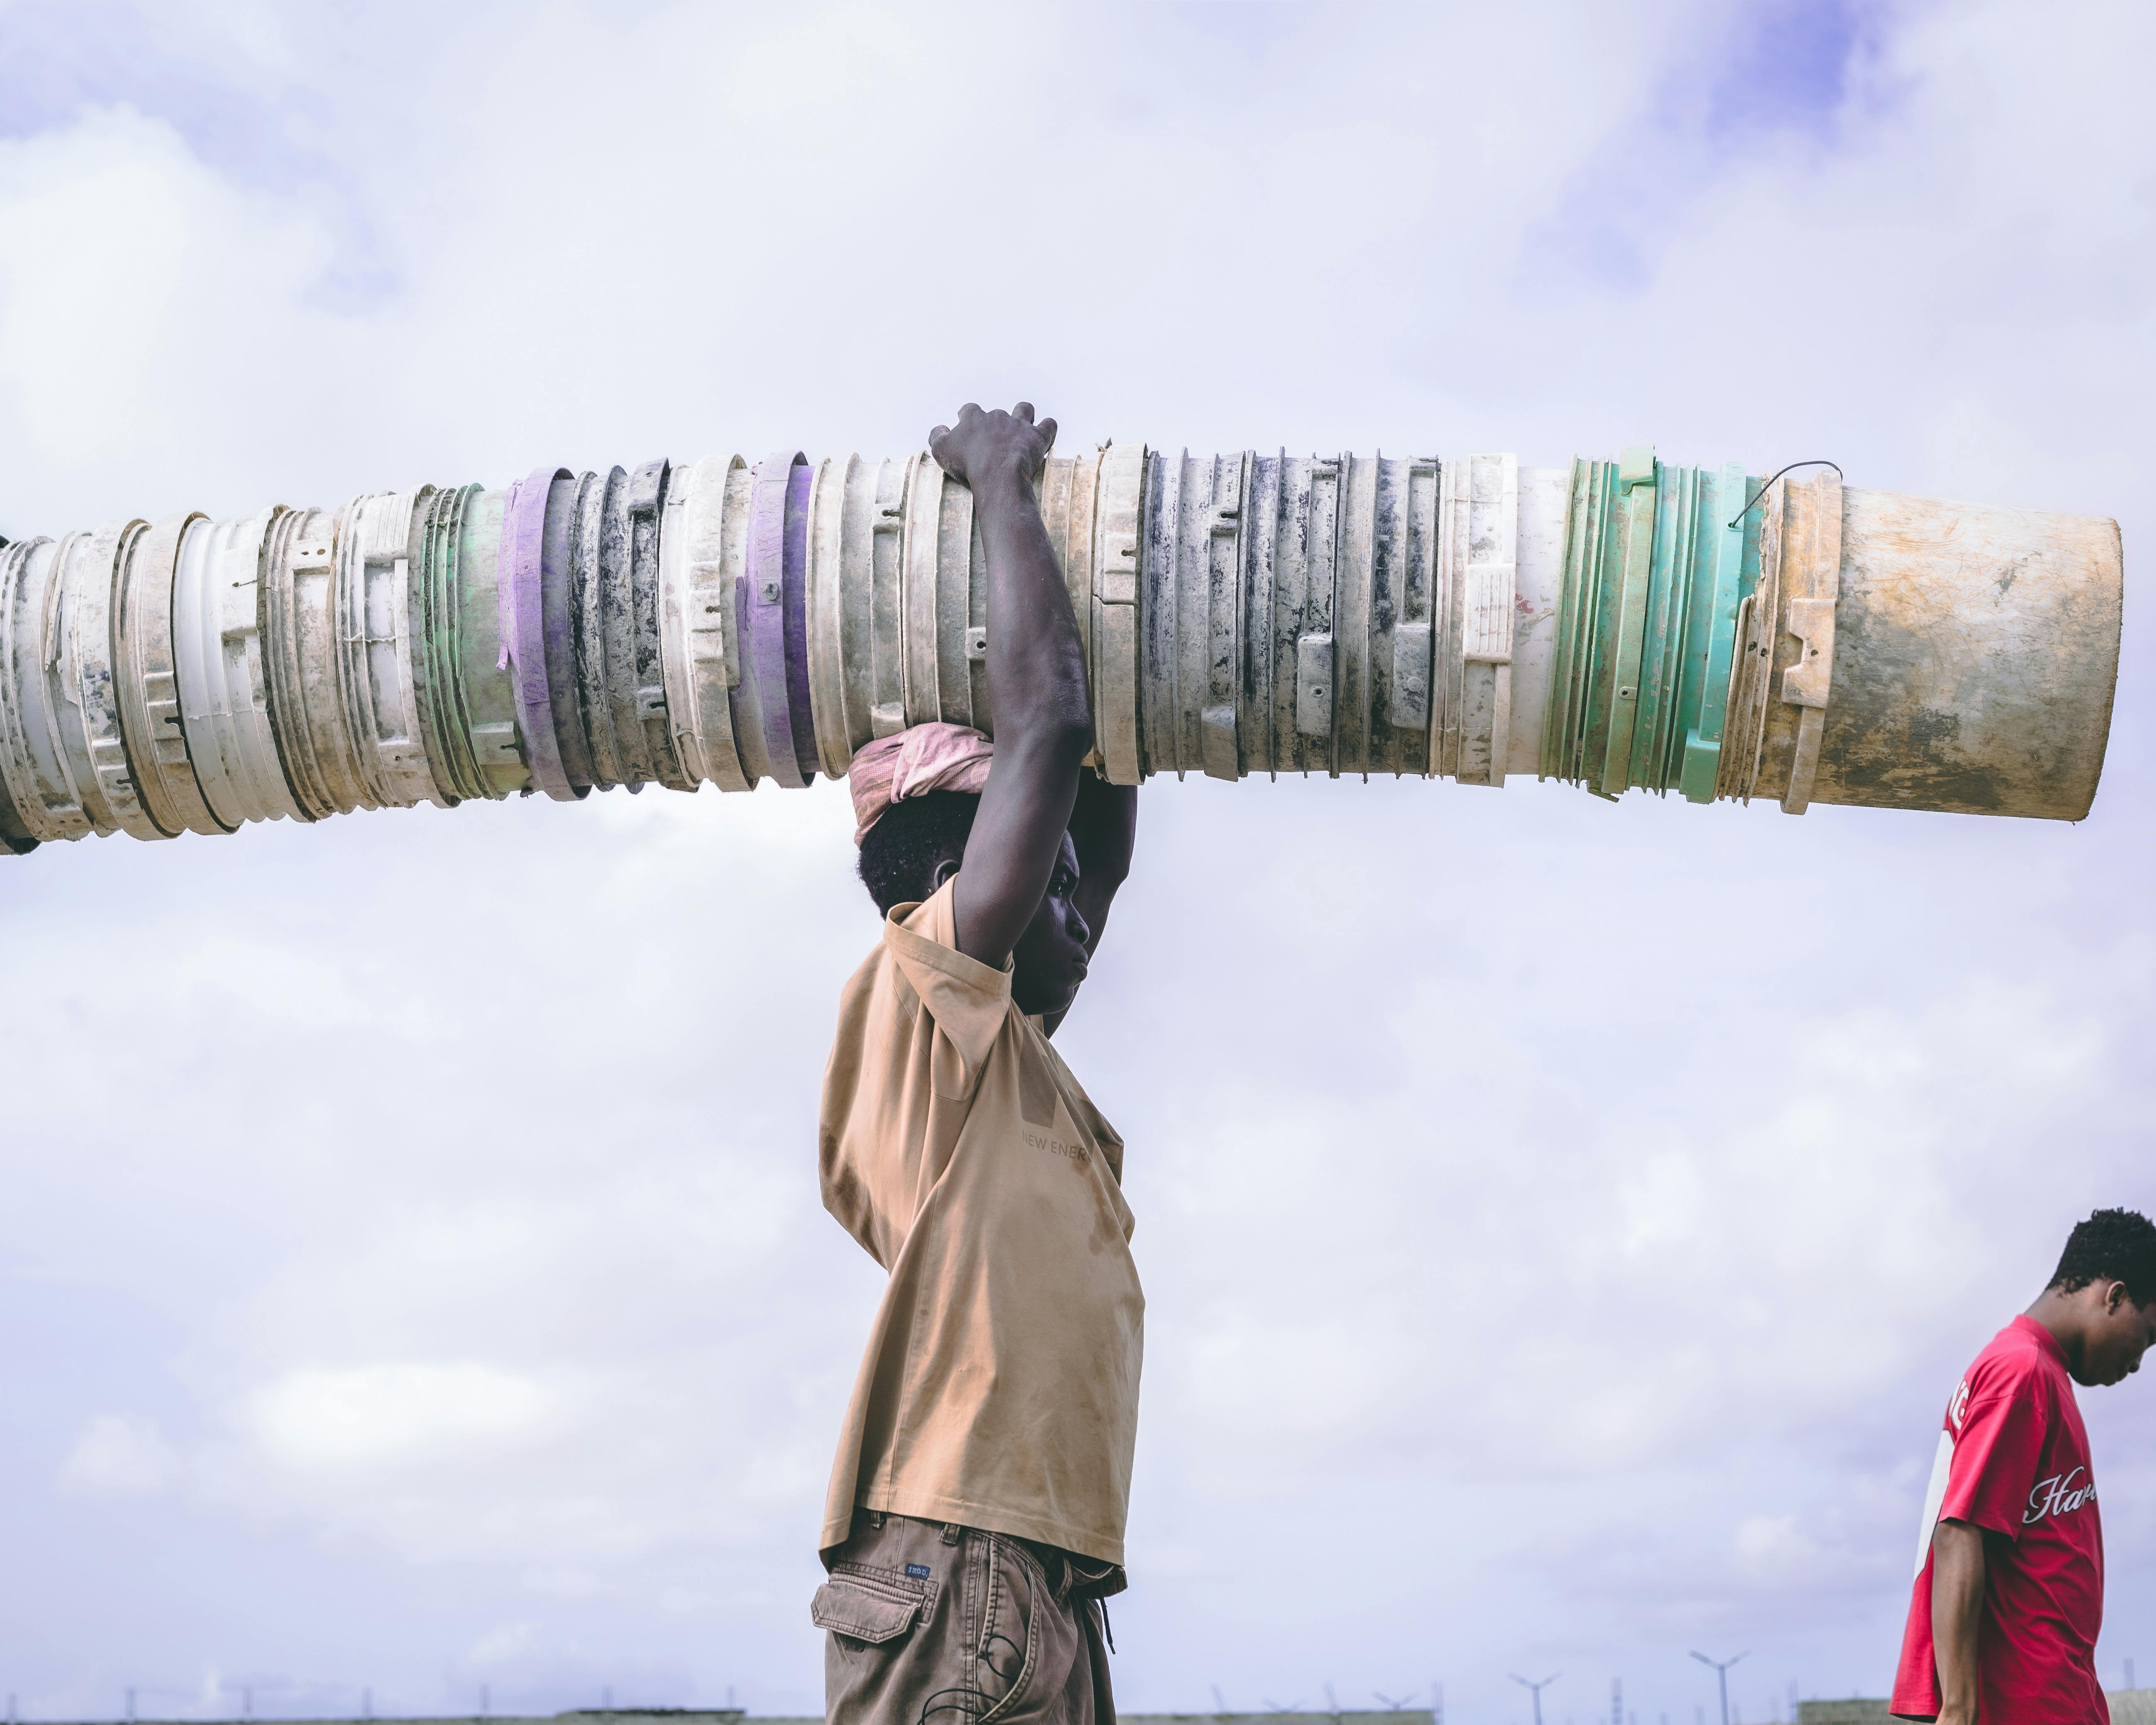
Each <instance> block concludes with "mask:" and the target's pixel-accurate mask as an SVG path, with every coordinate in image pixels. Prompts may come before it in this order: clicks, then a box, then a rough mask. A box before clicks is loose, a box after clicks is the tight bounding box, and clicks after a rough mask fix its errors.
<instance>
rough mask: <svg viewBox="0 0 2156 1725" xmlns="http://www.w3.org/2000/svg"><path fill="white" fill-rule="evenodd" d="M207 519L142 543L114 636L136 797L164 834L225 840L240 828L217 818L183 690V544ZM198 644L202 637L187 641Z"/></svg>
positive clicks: (157, 530) (164, 530) (129, 564)
mask: <svg viewBox="0 0 2156 1725" xmlns="http://www.w3.org/2000/svg"><path fill="white" fill-rule="evenodd" d="M208 525H209V523H208V517H207V516H202V515H198V514H190V515H183V516H170V517H168V518H167V519H166V520H164V521H159V522H158V523H157V525H155V526H152V527H151V529H150V530H149V531H147V532H146V533H144V534H142V535H141V536H140V537H139V538H137V539H136V542H135V547H134V552H133V554H132V555H131V556H130V557H128V559H127V561H126V567H125V568H124V569H122V570H121V574H120V601H119V603H120V609H119V614H118V617H117V619H116V620H115V632H114V639H115V642H116V644H117V645H118V649H119V653H120V660H121V663H120V678H119V693H120V714H121V735H122V737H124V738H125V740H126V744H127V759H128V762H129V764H130V767H131V769H132V771H133V773H134V776H135V785H136V793H137V794H138V795H139V796H140V797H141V799H142V806H143V808H144V809H146V811H147V812H148V814H149V816H150V818H151V820H153V821H155V822H156V823H157V829H158V830H159V831H160V832H162V833H165V834H167V835H169V836H172V837H174V838H177V836H178V835H179V834H182V833H183V832H193V833H199V834H202V835H203V837H205V838H220V837H222V836H223V835H224V834H227V833H229V832H230V831H231V830H232V829H233V827H234V825H236V824H237V823H234V822H227V821H224V820H222V819H219V818H218V814H217V811H216V810H215V809H213V807H212V806H211V805H210V803H209V801H208V797H207V796H206V795H205V794H204V792H203V784H202V778H201V775H200V773H198V771H197V769H196V767H195V765H194V762H193V758H192V755H193V751H192V750H191V749H190V748H189V747H188V740H187V726H186V724H185V719H184V715H185V710H186V705H187V703H186V701H185V699H184V698H183V695H182V689H181V682H180V675H179V665H178V659H179V656H180V653H181V650H182V644H181V641H180V639H179V633H178V629H177V621H178V614H177V600H178V585H179V562H180V553H181V550H182V547H183V545H184V544H185V543H186V542H187V540H189V539H190V538H192V537H193V536H195V535H196V533H197V530H198V529H206V528H207V527H208ZM188 645H190V646H198V645H199V631H198V632H197V634H196V639H195V640H194V641H192V642H190V643H188Z"/></svg>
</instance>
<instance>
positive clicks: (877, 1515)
mask: <svg viewBox="0 0 2156 1725" xmlns="http://www.w3.org/2000/svg"><path fill="white" fill-rule="evenodd" d="M868 1517H869V1526H870V1527H873V1528H875V1530H876V1532H879V1533H880V1532H882V1531H883V1512H882V1511H881V1510H880V1509H872V1510H870V1511H869V1512H868Z"/></svg>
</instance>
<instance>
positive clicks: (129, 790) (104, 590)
mask: <svg viewBox="0 0 2156 1725" xmlns="http://www.w3.org/2000/svg"><path fill="white" fill-rule="evenodd" d="M148 530H149V523H148V522H146V521H118V522H113V523H110V524H108V525H107V526H102V527H100V528H99V529H97V530H96V531H95V532H93V533H87V534H83V535H80V536H71V542H70V544H69V549H68V555H67V557H65V559H64V562H63V565H62V567H61V570H60V585H61V592H60V615H59V624H60V629H59V649H60V650H59V654H58V655H57V657H56V660H55V661H54V665H55V670H56V672H57V674H58V676H59V686H58V688H57V689H56V690H55V694H56V696H57V698H58V700H59V702H60V705H61V706H62V708H63V709H64V711H63V713H62V716H61V724H60V734H61V737H62V738H63V739H64V742H65V745H66V748H67V752H68V754H69V757H70V765H71V766H72V767H73V768H74V779H75V783H76V784H77V785H78V786H79V787H80V788H81V790H82V791H83V793H84V795H85V798H86V801H85V804H84V807H85V811H86V812H87V813H88V814H89V815H90V823H91V824H92V825H93V826H95V828H96V829H97V830H98V831H99V833H100V834H105V833H111V832H124V833H128V834H132V835H133V836H134V837H136V838H137V839H162V838H165V837H167V836H168V835H167V834H165V833H163V832H162V831H160V830H159V829H158V827H157V823H156V822H155V821H154V820H152V819H151V818H150V812H149V810H148V809H145V808H144V807H143V806H142V799H141V795H140V794H139V793H138V792H137V791H136V785H135V778H134V770H133V768H132V766H131V763H130V762H129V761H128V758H127V745H126V737H125V735H124V733H123V732H122V731H121V721H120V692H119V689H118V686H117V675H116V667H115V665H114V663H113V659H114V655H113V642H114V639H115V630H114V628H113V624H114V623H115V617H114V614H113V612H114V600H115V597H116V596H117V593H118V590H119V588H120V584H121V573H122V572H123V571H124V570H125V568H126V560H127V558H128V557H130V556H131V554H132V553H133V551H134V547H135V542H136V540H138V539H139V538H140V537H141V536H142V534H144V533H145V532H146V531H148Z"/></svg>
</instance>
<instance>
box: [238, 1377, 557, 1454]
mask: <svg viewBox="0 0 2156 1725" xmlns="http://www.w3.org/2000/svg"><path fill="white" fill-rule="evenodd" d="M559 1406H560V1397H559V1396H558V1394H556V1393H554V1392H553V1391H552V1390H550V1389H548V1387H547V1386H546V1385H544V1384H539V1383H536V1382H535V1381H533V1380H532V1379H531V1378H526V1377H523V1376H521V1375H520V1374H518V1373H514V1372H506V1371H503V1370H501V1369H500V1368H498V1367H494V1366H488V1365H479V1364H473V1363H458V1364H453V1365H439V1364H424V1363H408V1362H398V1363H392V1364H383V1365H371V1366H357V1367H352V1368H346V1369H343V1370H336V1371H331V1370H323V1369H319V1368H317V1369H312V1370H303V1371H297V1372H292V1373H287V1374H286V1375H285V1376H284V1377H282V1378H279V1379H278V1380H277V1381H276V1382H275V1383H274V1384H266V1385H264V1387H263V1388H262V1389H258V1390H256V1391H255V1392H254V1394H252V1395H250V1396H249V1397H248V1398H247V1399H246V1401H245V1403H244V1404H243V1411H242V1415H241V1418H242V1420H243V1423H244V1426H245V1428H246V1430H248V1433H249V1435H250V1436H252V1437H253V1438H254V1440H256V1441H257V1442H259V1444H260V1445H262V1446H263V1448H264V1450H266V1451H267V1452H268V1454H269V1456H270V1458H271V1459H272V1460H273V1461H276V1462H278V1463H280V1464H281V1465H283V1466H288V1467H297V1468H339V1469H343V1468H351V1467H367V1466H383V1465H392V1466H393V1465H396V1464H398V1463H409V1462H412V1461H425V1460H429V1459H432V1458H434V1457H436V1456H439V1455H454V1456H458V1457H459V1458H462V1459H472V1460H489V1459H492V1458H493V1457H495V1456H496V1455H499V1454H500V1452H501V1451H502V1450H506V1449H510V1448H513V1447H514V1446H515V1445H516V1444H518V1443H519V1442H527V1441H529V1440H531V1438H533V1437H534V1436H536V1435H539V1434H540V1433H541V1432H542V1431H543V1430H544V1429H545V1427H546V1425H547V1421H548V1420H549V1419H550V1417H552V1416H553V1415H554V1414H556V1413H557V1410H558V1409H559Z"/></svg>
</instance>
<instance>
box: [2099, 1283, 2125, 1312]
mask: <svg viewBox="0 0 2156 1725" xmlns="http://www.w3.org/2000/svg"><path fill="white" fill-rule="evenodd" d="M2125 1303H2126V1284H2125V1283H2124V1282H2123V1281H2115V1282H2113V1283H2112V1285H2111V1286H2109V1287H2107V1288H2106V1289H2105V1290H2104V1291H2103V1309H2104V1314H2105V1316H2106V1317H2115V1316H2117V1312H2118V1308H2119V1307H2122V1306H2123V1305H2124V1304H2125Z"/></svg>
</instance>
